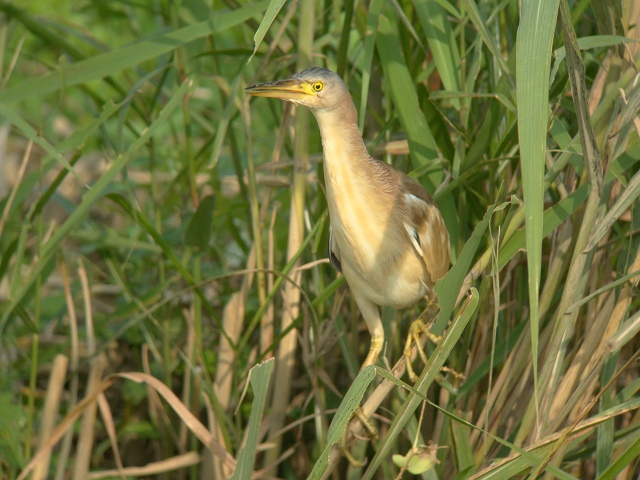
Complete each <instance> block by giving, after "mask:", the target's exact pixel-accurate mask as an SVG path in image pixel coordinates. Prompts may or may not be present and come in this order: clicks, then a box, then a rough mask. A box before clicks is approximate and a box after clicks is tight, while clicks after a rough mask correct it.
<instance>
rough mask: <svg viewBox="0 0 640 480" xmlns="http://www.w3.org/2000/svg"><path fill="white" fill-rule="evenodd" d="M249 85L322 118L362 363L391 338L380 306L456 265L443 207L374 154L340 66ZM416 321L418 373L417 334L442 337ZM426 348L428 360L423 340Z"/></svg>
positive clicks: (412, 293) (335, 230) (333, 241)
mask: <svg viewBox="0 0 640 480" xmlns="http://www.w3.org/2000/svg"><path fill="white" fill-rule="evenodd" d="M245 92H246V93H247V94H250V95H253V96H257V97H269V98H278V99H280V100H284V101H287V102H290V103H292V104H295V105H300V106H303V107H306V108H308V109H310V110H311V112H312V113H313V115H314V116H315V118H316V121H317V123H318V127H319V128H320V136H321V139H322V149H323V169H324V180H325V187H326V188H325V191H326V199H327V206H328V210H329V224H330V227H329V259H330V261H331V264H332V265H333V266H334V267H335V269H336V270H338V271H339V272H341V273H342V274H343V275H344V277H345V279H346V282H347V284H348V286H349V289H350V290H351V292H352V295H353V297H354V298H355V301H356V303H357V305H358V307H359V309H360V312H361V314H362V317H363V318H364V321H365V322H366V325H367V328H368V330H369V333H370V336H371V343H370V347H369V352H368V354H367V356H366V358H365V360H364V362H363V364H362V368H364V367H365V366H367V365H373V364H375V363H376V361H377V360H378V357H379V355H380V352H381V351H382V348H383V345H384V328H383V324H382V320H381V317H380V307H382V306H388V307H393V308H396V309H404V308H408V307H410V306H412V305H414V304H415V303H416V302H418V301H419V300H420V299H422V298H424V297H425V296H433V295H435V293H434V292H433V289H434V286H435V285H436V282H437V281H438V280H439V279H440V278H442V277H443V276H444V275H445V274H446V273H447V271H448V270H449V265H450V253H449V252H450V246H449V233H448V231H447V228H446V225H445V222H444V220H443V217H442V214H441V212H440V210H439V209H438V206H437V205H436V203H435V201H434V200H433V198H432V197H431V195H429V193H428V192H427V191H426V190H425V189H424V188H423V187H422V185H420V183H418V182H417V181H416V180H414V179H412V178H411V177H409V176H408V175H406V174H405V173H403V172H401V171H400V170H397V169H396V168H394V167H393V166H391V165H389V164H388V163H385V162H383V161H381V160H377V159H374V158H373V157H372V156H371V155H370V154H369V152H368V151H367V147H366V146H365V143H364V140H363V138H362V135H361V134H360V130H359V128H358V113H357V110H356V107H355V105H354V103H353V99H352V98H351V94H350V93H349V89H348V88H347V86H346V84H345V82H344V81H343V80H342V78H340V76H339V75H337V74H336V73H334V72H332V71H331V70H328V69H325V68H321V67H311V68H308V69H306V70H303V71H301V72H299V73H296V74H294V75H293V76H291V77H290V78H287V79H285V80H279V81H273V82H265V83H258V84H256V85H251V86H248V87H246V88H245ZM414 325H415V328H414ZM414 325H412V328H411V329H410V335H409V339H408V340H407V346H406V347H405V352H404V353H405V357H407V371H408V373H409V377H410V378H411V379H412V380H413V381H415V379H416V378H417V376H416V375H415V373H414V371H413V369H412V368H411V362H410V358H409V357H410V351H411V350H410V348H409V343H410V341H412V339H413V340H415V343H416V344H417V345H418V346H419V347H420V344H419V342H418V341H417V338H418V337H419V335H420V334H421V333H426V334H427V335H428V336H429V338H431V339H432V340H433V341H436V342H437V340H438V337H436V336H435V335H432V334H431V333H430V332H429V329H428V327H427V326H425V325H424V323H422V322H419V323H418V322H415V324H414ZM419 352H420V353H421V357H422V358H423V360H425V359H426V357H425V355H424V352H423V351H422V348H421V347H420V348H419Z"/></svg>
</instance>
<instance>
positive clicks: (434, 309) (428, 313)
mask: <svg viewBox="0 0 640 480" xmlns="http://www.w3.org/2000/svg"><path fill="white" fill-rule="evenodd" d="M439 310H440V307H439V305H438V303H437V302H435V301H433V300H429V303H428V304H427V308H426V309H425V310H424V312H422V314H421V315H420V317H418V319H417V320H415V321H414V322H413V323H412V324H411V326H410V327H409V334H408V336H407V342H406V343H405V346H404V358H405V365H406V368H407V375H408V376H409V380H411V381H412V382H414V383H415V382H416V380H418V376H417V375H416V373H415V372H414V370H413V366H412V365H411V354H412V351H413V346H414V345H415V347H416V350H417V351H418V355H419V356H420V360H422V362H423V363H424V364H426V363H427V355H426V354H425V353H424V348H423V347H422V341H421V339H420V337H421V336H422V335H424V336H426V337H427V339H429V340H431V341H432V342H433V343H435V344H438V343H439V342H440V340H441V339H442V337H440V336H438V335H435V334H434V333H433V332H432V331H431V325H432V324H433V320H434V319H435V318H436V317H437V313H438V311H439ZM422 317H428V318H429V320H428V321H427V323H425V322H423V321H422V320H421V318H422ZM440 370H441V371H443V372H447V373H451V374H452V375H454V376H455V377H457V378H464V375H462V374H461V373H458V372H456V371H455V370H453V369H451V368H449V367H442V368H441V369H440Z"/></svg>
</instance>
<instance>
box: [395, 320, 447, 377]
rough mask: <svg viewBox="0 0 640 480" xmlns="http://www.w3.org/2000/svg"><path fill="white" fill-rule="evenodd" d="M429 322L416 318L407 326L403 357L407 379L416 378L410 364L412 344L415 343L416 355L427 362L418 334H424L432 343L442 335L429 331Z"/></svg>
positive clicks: (437, 340)
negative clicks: (407, 332)
mask: <svg viewBox="0 0 640 480" xmlns="http://www.w3.org/2000/svg"><path fill="white" fill-rule="evenodd" d="M430 327H431V322H430V323H429V324H428V325H427V324H425V323H424V322H423V321H422V320H421V319H419V318H418V319H417V320H416V321H414V322H413V323H412V324H411V326H410V327H409V334H408V335H407V342H406V343H405V346H404V358H405V365H406V366H407V374H408V375H409V380H411V381H412V382H414V383H415V381H416V380H417V379H418V376H417V375H416V372H414V371H413V366H412V365H411V353H412V350H413V346H414V345H415V347H416V350H417V351H418V355H419V356H420V359H421V360H422V361H423V362H424V363H425V364H426V363H427V355H426V354H425V353H424V348H422V342H421V341H420V336H421V335H425V336H426V337H427V338H428V339H429V340H431V341H432V342H433V343H436V344H437V343H438V342H439V341H440V340H441V338H442V337H439V336H438V335H435V334H433V333H432V332H431V328H430Z"/></svg>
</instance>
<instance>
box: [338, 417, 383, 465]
mask: <svg viewBox="0 0 640 480" xmlns="http://www.w3.org/2000/svg"><path fill="white" fill-rule="evenodd" d="M354 417H357V419H358V420H359V421H360V423H361V424H362V426H363V427H364V429H365V430H366V431H367V435H366V436H361V435H356V434H353V435H352V434H351V422H353V420H354ZM351 437H353V438H358V439H361V440H377V439H378V430H377V429H376V427H375V426H374V425H373V423H371V421H370V420H369V418H367V416H366V415H365V414H364V412H363V411H362V408H360V406H358V407H357V408H356V409H355V411H354V412H353V416H352V417H351V418H350V419H349V421H348V422H347V425H346V426H345V428H344V433H343V434H342V452H343V454H344V457H345V458H346V459H347V461H348V462H349V463H350V464H351V465H353V466H354V467H356V468H361V467H363V466H364V465H366V463H367V460H366V459H365V460H364V461H360V460H356V458H355V457H354V456H353V454H352V453H351V450H350V448H349V447H350V445H349V444H350V442H351Z"/></svg>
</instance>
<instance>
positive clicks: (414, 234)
mask: <svg viewBox="0 0 640 480" xmlns="http://www.w3.org/2000/svg"><path fill="white" fill-rule="evenodd" d="M404 200H405V202H407V205H408V206H409V209H414V208H418V209H420V210H425V209H426V208H428V205H427V203H426V202H425V201H424V200H422V199H421V198H418V197H416V196H415V195H413V194H411V193H405V194H404ZM403 223H404V228H405V229H406V230H407V233H408V234H409V240H411V245H413V248H415V249H416V252H417V254H418V255H420V256H421V257H422V258H424V250H423V249H422V247H423V246H422V245H421V242H420V233H419V232H418V231H417V230H416V229H415V227H414V226H413V225H411V224H410V223H407V222H406V221H405V222H403Z"/></svg>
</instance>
